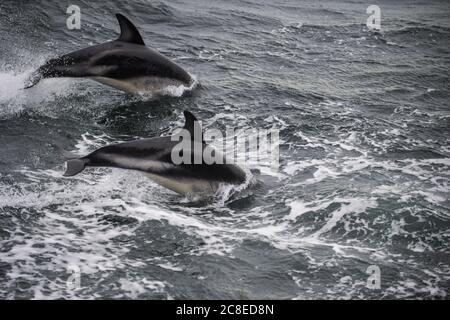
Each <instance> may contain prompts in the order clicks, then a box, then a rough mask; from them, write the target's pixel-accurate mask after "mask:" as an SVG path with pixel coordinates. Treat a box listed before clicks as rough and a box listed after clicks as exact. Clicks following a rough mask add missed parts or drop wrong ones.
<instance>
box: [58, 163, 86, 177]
mask: <svg viewBox="0 0 450 320" xmlns="http://www.w3.org/2000/svg"><path fill="white" fill-rule="evenodd" d="M88 162H89V160H88V159H71V160H67V169H66V172H65V173H64V176H65V177H71V176H74V175H76V174H78V173H80V172H81V171H83V170H84V168H85V167H86V164H87V163H88Z"/></svg>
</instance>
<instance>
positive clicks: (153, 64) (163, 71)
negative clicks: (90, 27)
mask: <svg viewBox="0 0 450 320" xmlns="http://www.w3.org/2000/svg"><path fill="white" fill-rule="evenodd" d="M116 17H117V20H118V21H119V25H120V36H119V38H118V39H117V40H114V41H109V42H105V43H102V44H98V45H94V46H91V47H88V48H85V49H81V50H77V51H74V52H71V53H68V54H65V55H63V56H60V57H58V58H55V59H50V60H49V61H47V62H46V63H45V64H44V65H42V66H41V67H39V68H38V69H37V70H36V71H35V72H34V73H33V74H32V75H31V76H30V78H29V79H28V81H27V83H26V84H25V88H31V87H33V86H34V85H36V84H37V83H38V82H39V81H40V80H41V79H45V78H57V77H77V78H91V79H94V80H96V81H98V82H100V83H103V84H107V85H109V86H112V87H114V88H116V89H119V90H122V91H125V92H129V93H147V92H152V93H154V92H161V90H163V89H164V88H167V87H168V86H177V87H178V86H180V85H183V86H185V87H187V88H189V87H190V86H192V85H193V83H194V80H193V78H192V77H191V76H190V75H189V73H188V72H186V71H185V70H184V69H183V68H181V67H180V66H178V65H177V64H176V63H174V62H173V61H171V60H169V59H168V58H167V57H165V56H164V55H162V54H161V53H159V52H157V51H155V50H153V49H150V48H148V47H146V46H145V43H144V40H142V37H141V35H140V34H139V32H138V30H137V29H136V27H135V26H134V25H133V24H132V23H131V21H130V20H128V19H127V18H126V17H125V16H123V15H121V14H116Z"/></svg>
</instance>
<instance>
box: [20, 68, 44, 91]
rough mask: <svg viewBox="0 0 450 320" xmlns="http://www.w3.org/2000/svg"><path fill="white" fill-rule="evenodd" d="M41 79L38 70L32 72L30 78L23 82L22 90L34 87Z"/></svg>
mask: <svg viewBox="0 0 450 320" xmlns="http://www.w3.org/2000/svg"><path fill="white" fill-rule="evenodd" d="M41 79H42V74H41V72H40V71H39V70H36V71H34V72H33V73H32V74H31V76H30V77H29V78H28V79H27V80H26V81H25V85H24V87H23V88H24V89H29V88H31V87H34V86H35V85H36V84H37V83H38V82H39V81H41Z"/></svg>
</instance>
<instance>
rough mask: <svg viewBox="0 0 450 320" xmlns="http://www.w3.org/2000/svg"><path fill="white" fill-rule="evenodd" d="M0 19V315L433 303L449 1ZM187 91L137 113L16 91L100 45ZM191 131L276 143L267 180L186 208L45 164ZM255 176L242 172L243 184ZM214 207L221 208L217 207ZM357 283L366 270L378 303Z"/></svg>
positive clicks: (12, 8) (132, 181)
mask: <svg viewBox="0 0 450 320" xmlns="http://www.w3.org/2000/svg"><path fill="white" fill-rule="evenodd" d="M70 4H76V5H78V6H79V7H80V9H81V30H68V29H67V28H66V19H67V17H68V15H67V14H66V9H67V5H68V3H67V2H60V1H55V0H50V1H33V2H29V1H12V0H3V1H1V2H0V21H2V23H0V35H1V43H2V45H1V46H0V150H1V152H0V298H2V299H33V298H34V299H55V298H62V299H76V298H79V299H99V298H115V299H122V298H124V299H130V298H140V299H180V298H184V299H240V298H242V299H404V298H408V299H448V294H449V289H450V249H449V246H448V244H449V241H450V229H449V228H450V197H449V186H450V171H449V168H450V143H449V136H450V103H449V101H450V89H449V83H450V76H449V69H450V19H449V18H450V4H449V3H448V2H447V1H378V2H377V4H378V5H379V6H380V9H381V30H380V31H379V32H372V31H370V30H369V29H368V28H367V27H366V19H367V17H368V14H367V13H366V8H367V7H368V5H370V4H372V3H369V2H366V1H357V0H355V1H353V0H352V1H348V0H347V1H311V0H309V1H294V0H291V1H289V0H285V1H279V2H278V3H277V4H274V3H273V2H272V1H265V0H264V1H257V0H245V1H236V0H233V1H223V2H219V1H209V0H208V1H206V0H196V1H186V0H174V1H144V0H137V1H131V0H121V1H108V2H99V3H97V4H92V3H91V2H90V1H85V0H81V1H80V0H77V1H76V2H73V3H70ZM115 13H122V14H124V15H126V16H127V17H129V18H130V19H131V20H132V21H133V22H134V23H135V24H136V26H137V27H138V29H139V30H140V31H141V34H142V36H143V38H144V40H145V42H146V44H147V45H148V46H150V47H152V48H155V49H157V50H159V51H160V52H162V53H163V54H165V55H167V56H168V57H170V58H172V59H173V60H175V61H176V62H177V63H178V64H180V65H182V66H183V67H184V68H186V70H188V71H189V72H190V73H191V74H192V75H194V76H195V77H196V79H197V81H198V86H197V87H196V88H195V89H194V90H192V91H191V92H189V93H188V94H184V95H182V96H181V94H180V92H176V91H174V92H172V94H171V95H169V96H165V97H160V98H157V99H148V98H146V97H141V96H132V95H128V94H125V93H122V92H120V91H117V90H114V89H112V88H109V87H106V86H103V85H101V84H98V83H96V82H93V81H91V80H88V79H48V80H45V81H42V82H41V83H39V84H38V85H36V86H35V87H33V88H31V89H28V90H22V87H23V81H24V80H25V79H26V78H27V76H28V75H29V74H30V73H31V72H32V70H34V69H35V68H36V67H38V66H39V65H40V64H42V63H43V62H44V61H45V60H46V59H49V58H51V57H55V56H57V55H59V54H63V53H67V52H70V51H73V50H77V49H80V48H84V47H87V46H90V45H93V44H98V43H102V42H105V41H108V40H112V39H115V38H116V37H117V32H118V25H117V22H116V20H115V17H114V14H115ZM183 110H189V111H191V112H193V113H194V114H195V115H196V116H197V117H198V118H199V119H201V120H202V122H203V124H204V126H205V127H206V128H219V129H224V128H225V127H235V128H256V129H270V128H273V129H278V130H280V131H279V132H280V141H281V143H280V146H279V152H280V167H279V170H271V169H270V168H268V167H267V166H266V165H265V164H256V165H254V166H250V167H248V168H245V169H246V170H253V169H256V171H255V170H253V171H252V172H254V176H253V177H252V179H254V181H253V183H252V184H249V185H248V186H246V188H245V189H244V190H240V191H236V190H234V191H236V192H230V189H229V188H228V189H227V188H224V189H222V190H221V192H220V193H219V194H218V196H217V197H215V198H214V199H212V200H208V201H193V200H190V199H186V198H183V197H181V196H179V195H177V194H174V193H173V192H171V191H169V190H166V189H164V188H162V187H160V186H158V185H156V184H154V183H153V182H151V181H150V180H148V179H147V178H146V177H145V176H143V175H141V174H139V173H136V172H129V171H125V170H119V169H107V168H97V169H89V170H86V171H85V172H83V173H82V174H80V175H77V176H75V177H73V178H63V177H62V174H63V172H64V152H66V151H71V152H74V153H77V154H85V153H86V152H89V151H91V150H94V149H95V148H97V147H99V146H103V145H105V144H108V143H111V142H114V141H126V140H132V139H136V138H138V137H151V136H159V135H167V134H170V132H171V131H172V130H173V129H175V128H177V127H178V126H179V125H180V124H182V122H183V116H182V111H183ZM258 172H259V173H258ZM231 194H232V195H231ZM370 270H378V271H379V273H377V274H378V275H379V277H378V278H377V279H379V285H380V286H379V288H378V287H373V286H370V285H368V282H369V283H371V282H370V281H371V279H373V278H370V277H371V273H370Z"/></svg>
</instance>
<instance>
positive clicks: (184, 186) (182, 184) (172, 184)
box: [144, 173, 218, 195]
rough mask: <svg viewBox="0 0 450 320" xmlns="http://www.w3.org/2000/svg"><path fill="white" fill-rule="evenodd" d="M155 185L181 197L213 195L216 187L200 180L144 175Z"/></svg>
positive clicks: (214, 184)
mask: <svg viewBox="0 0 450 320" xmlns="http://www.w3.org/2000/svg"><path fill="white" fill-rule="evenodd" d="M144 174H145V175H146V176H147V177H149V178H150V179H151V180H153V181H154V182H156V183H157V184H159V185H161V186H163V187H165V188H167V189H170V190H172V191H175V192H177V193H180V194H182V195H200V194H201V195H203V194H213V193H214V192H215V191H216V190H217V187H218V185H217V184H216V183H213V182H212V183H211V182H209V181H206V180H201V179H172V178H167V177H162V176H159V175H156V174H152V173H144Z"/></svg>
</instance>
